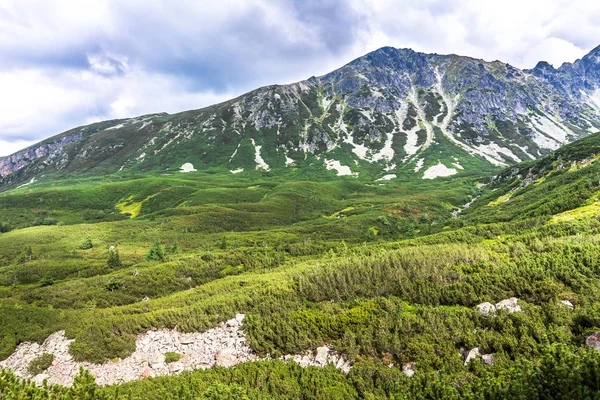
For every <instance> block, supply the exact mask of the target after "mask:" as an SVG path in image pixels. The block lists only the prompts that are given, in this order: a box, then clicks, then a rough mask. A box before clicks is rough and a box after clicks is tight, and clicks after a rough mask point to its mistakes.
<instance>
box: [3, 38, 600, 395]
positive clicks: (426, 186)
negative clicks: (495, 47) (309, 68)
mask: <svg viewBox="0 0 600 400" xmlns="http://www.w3.org/2000/svg"><path fill="white" fill-rule="evenodd" d="M598 51H600V50H598V49H595V50H594V51H593V52H592V53H590V55H588V56H586V57H584V58H583V59H582V60H578V61H576V62H575V63H573V64H565V65H563V66H562V67H560V68H559V69H554V68H553V67H551V66H549V65H548V66H546V65H545V64H543V63H540V64H538V66H537V67H536V68H534V69H533V70H518V69H515V68H513V67H511V66H510V65H508V64H505V63H500V62H498V61H495V62H482V61H481V60H475V59H472V58H468V57H460V56H454V55H449V56H441V55H435V54H429V55H427V54H423V53H417V52H413V51H411V50H406V49H392V48H382V49H380V50H377V51H375V52H373V53H370V54H368V55H366V56H364V57H362V58H359V59H357V60H355V61H353V62H351V63H350V64H348V65H346V66H344V67H342V68H340V69H338V70H336V71H333V72H331V73H330V74H327V75H324V76H321V77H317V78H315V77H313V78H310V79H308V80H306V81H302V82H299V83H296V84H292V85H283V86H270V87H266V88H261V89H258V90H256V91H253V92H251V93H249V94H246V95H243V96H241V97H240V98H237V99H233V100H231V101H227V102H224V103H221V104H217V105H214V106H211V107H208V108H205V109H201V110H194V111H187V112H183V113H180V114H173V115H169V114H152V115H147V116H142V117H137V118H131V119H124V120H113V121H105V122H100V123H95V124H92V125H88V126H85V127H79V128H75V129H73V130H71V131H67V132H65V133H63V134H61V135H58V136H55V137H52V138H49V139H47V140H46V141H44V142H41V143H39V144H37V145H34V146H31V147H30V148H28V149H25V150H23V151H20V152H17V153H15V154H13V155H11V156H8V157H5V158H2V159H0V171H1V174H0V176H1V177H2V178H1V180H0V313H1V315H2V324H0V360H2V361H0V365H2V366H8V367H11V368H12V370H10V369H4V370H2V371H0V397H3V396H4V395H5V394H6V396H9V395H8V394H11V395H12V394H16V395H15V396H16V397H15V398H36V399H37V398H39V399H49V398H52V399H62V398H65V399H66V398H81V399H96V398H99V399H120V398H128V399H152V398H154V399H169V398H172V399H176V398H201V399H217V398H218V399H264V398H294V399H321V398H332V399H352V398H388V399H391V398H394V399H409V398H410V399H412V398H422V399H439V398H456V399H458V398H477V399H483V398H485V399H507V398H514V399H521V398H548V397H549V396H552V397H553V398H586V397H589V398H592V397H593V395H595V394H596V393H597V392H598V391H599V390H600V380H599V379H598V378H597V369H598V366H599V365H600V352H599V351H598V349H597V347H598V337H599V336H600V333H599V332H600V309H599V308H598V304H600V274H599V269H598V266H599V265H600V218H599V217H598V201H599V199H600V195H599V193H600V133H593V132H596V131H597V130H598V128H599V127H600V117H599V116H598V114H597V113H596V111H597V110H596V108H594V104H595V103H590V101H589V99H590V98H592V97H593V95H594V93H595V89H593V88H592V86H593V85H592V83H590V82H592V81H593V79H596V75H595V74H596V71H598V69H597V68H598V67H597V65H596V62H597V59H596V58H595V57H596V56H595V54H596V53H597V52H598ZM573 71H575V72H581V71H586V73H585V74H583V75H581V74H578V73H575V72H573ZM594 82H596V81H594ZM594 85H596V83H594ZM597 86H600V81H598V82H597ZM593 87H594V88H595V87H596V86H593ZM80 366H82V367H85V370H80V371H77V368H78V367H80ZM124 371H126V372H124ZM15 373H16V375H15ZM121 375H126V377H125V378H123V377H122V376H121ZM22 378H26V379H22ZM44 380H46V383H44ZM7 398H12V397H7Z"/></svg>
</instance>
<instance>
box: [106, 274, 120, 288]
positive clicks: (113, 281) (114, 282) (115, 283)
mask: <svg viewBox="0 0 600 400" xmlns="http://www.w3.org/2000/svg"><path fill="white" fill-rule="evenodd" d="M121 287H123V282H121V281H120V280H119V279H117V278H115V277H114V276H113V277H110V279H109V280H108V282H106V290H108V291H109V292H114V291H115V290H119V289H121Z"/></svg>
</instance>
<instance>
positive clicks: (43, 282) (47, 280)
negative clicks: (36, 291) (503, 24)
mask: <svg viewBox="0 0 600 400" xmlns="http://www.w3.org/2000/svg"><path fill="white" fill-rule="evenodd" d="M52 285H54V278H52V277H51V276H50V275H45V276H44V277H43V278H42V279H40V286H41V287H46V286H52Z"/></svg>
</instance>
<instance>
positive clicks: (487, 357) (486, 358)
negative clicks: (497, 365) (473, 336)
mask: <svg viewBox="0 0 600 400" xmlns="http://www.w3.org/2000/svg"><path fill="white" fill-rule="evenodd" d="M481 359H482V360H483V362H484V363H486V364H487V365H494V356H493V355H492V354H483V355H482V356H481Z"/></svg>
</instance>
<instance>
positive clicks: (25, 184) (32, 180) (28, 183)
mask: <svg viewBox="0 0 600 400" xmlns="http://www.w3.org/2000/svg"><path fill="white" fill-rule="evenodd" d="M34 182H35V176H34V177H33V178H31V180H30V181H29V182H27V183H24V184H22V185H19V186H17V189H18V188H22V187H25V186H28V185H31V184H32V183H34Z"/></svg>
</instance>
